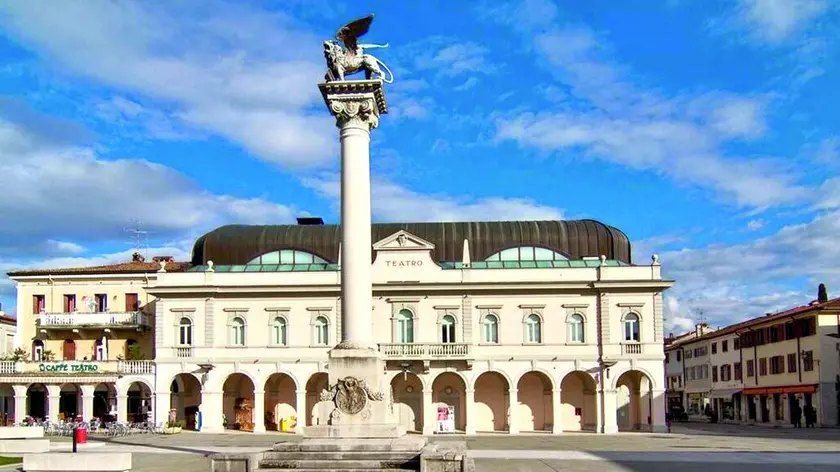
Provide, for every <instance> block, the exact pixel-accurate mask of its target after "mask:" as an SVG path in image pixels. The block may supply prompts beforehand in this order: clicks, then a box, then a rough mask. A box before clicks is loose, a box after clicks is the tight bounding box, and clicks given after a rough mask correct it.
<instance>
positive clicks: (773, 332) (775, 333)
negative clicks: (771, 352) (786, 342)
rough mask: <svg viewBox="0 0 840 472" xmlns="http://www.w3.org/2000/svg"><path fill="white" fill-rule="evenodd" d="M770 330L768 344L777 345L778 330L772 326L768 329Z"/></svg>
mask: <svg viewBox="0 0 840 472" xmlns="http://www.w3.org/2000/svg"><path fill="white" fill-rule="evenodd" d="M768 329H769V330H770V342H771V343H777V342H779V330H778V329H777V328H776V327H775V326H773V327H772V328H768Z"/></svg>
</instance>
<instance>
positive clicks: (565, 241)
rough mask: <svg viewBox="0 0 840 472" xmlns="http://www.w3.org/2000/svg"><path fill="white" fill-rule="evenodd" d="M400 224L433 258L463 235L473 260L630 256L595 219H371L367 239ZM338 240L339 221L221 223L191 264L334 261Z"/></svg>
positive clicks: (450, 256)
mask: <svg viewBox="0 0 840 472" xmlns="http://www.w3.org/2000/svg"><path fill="white" fill-rule="evenodd" d="M399 230H405V231H408V232H409V233H411V234H413V235H416V236H419V237H420V238H423V239H425V240H426V241H429V242H431V243H432V244H434V245H435V249H434V251H433V254H432V258H433V259H434V260H436V261H461V259H462V252H463V249H464V239H467V240H469V242H470V257H471V259H472V260H473V261H481V260H484V259H486V258H487V257H489V256H490V255H492V254H494V253H496V252H499V251H501V250H503V249H506V248H509V247H514V246H539V247H546V248H549V249H553V250H555V251H558V252H561V253H563V254H565V255H566V256H568V257H569V259H573V260H574V259H581V258H583V257H587V256H592V257H598V256H601V255H605V256H607V259H614V260H618V261H622V262H625V263H628V264H629V263H630V256H631V252H630V240H629V239H628V238H627V235H625V234H624V233H623V232H622V231H621V230H619V229H617V228H614V227H612V226H608V225H605V224H603V223H601V222H599V221H595V220H572V221H470V222H433V223H375V224H373V225H372V242H374V243H375V242H376V241H379V240H381V239H384V238H386V237H388V236H391V235H392V234H394V233H396V232H397V231H399ZM340 240H341V228H340V226H339V225H259V226H249V225H226V226H221V227H219V228H216V229H214V230H213V231H210V232H209V233H207V234H205V235H203V236H201V237H200V238H198V240H196V242H195V245H194V246H193V253H192V264H194V265H200V264H205V263H207V261H213V263H214V264H245V263H247V262H248V261H250V260H252V259H254V258H255V257H257V256H259V255H261V254H265V253H267V252H271V251H277V250H280V249H299V250H302V251H307V252H310V253H312V254H315V255H318V256H320V257H322V258H324V259H326V260H328V261H330V262H332V263H335V262H337V260H338V251H339V242H340ZM371 257H373V255H371Z"/></svg>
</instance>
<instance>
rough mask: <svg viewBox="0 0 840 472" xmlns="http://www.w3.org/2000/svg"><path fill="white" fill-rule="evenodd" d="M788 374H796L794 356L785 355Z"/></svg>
mask: <svg viewBox="0 0 840 472" xmlns="http://www.w3.org/2000/svg"><path fill="white" fill-rule="evenodd" d="M787 363H788V372H791V373H793V372H796V354H788V355H787Z"/></svg>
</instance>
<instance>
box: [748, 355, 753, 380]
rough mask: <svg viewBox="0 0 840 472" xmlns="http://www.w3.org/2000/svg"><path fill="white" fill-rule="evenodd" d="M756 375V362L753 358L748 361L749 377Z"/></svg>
mask: <svg viewBox="0 0 840 472" xmlns="http://www.w3.org/2000/svg"><path fill="white" fill-rule="evenodd" d="M754 375H755V362H753V360H752V359H750V360H748V361H747V377H752V376H754Z"/></svg>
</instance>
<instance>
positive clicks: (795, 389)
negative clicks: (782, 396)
mask: <svg viewBox="0 0 840 472" xmlns="http://www.w3.org/2000/svg"><path fill="white" fill-rule="evenodd" d="M816 391H817V386H816V385H789V386H784V387H762V388H745V389H744V395H775V394H777V393H815V392H816Z"/></svg>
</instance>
